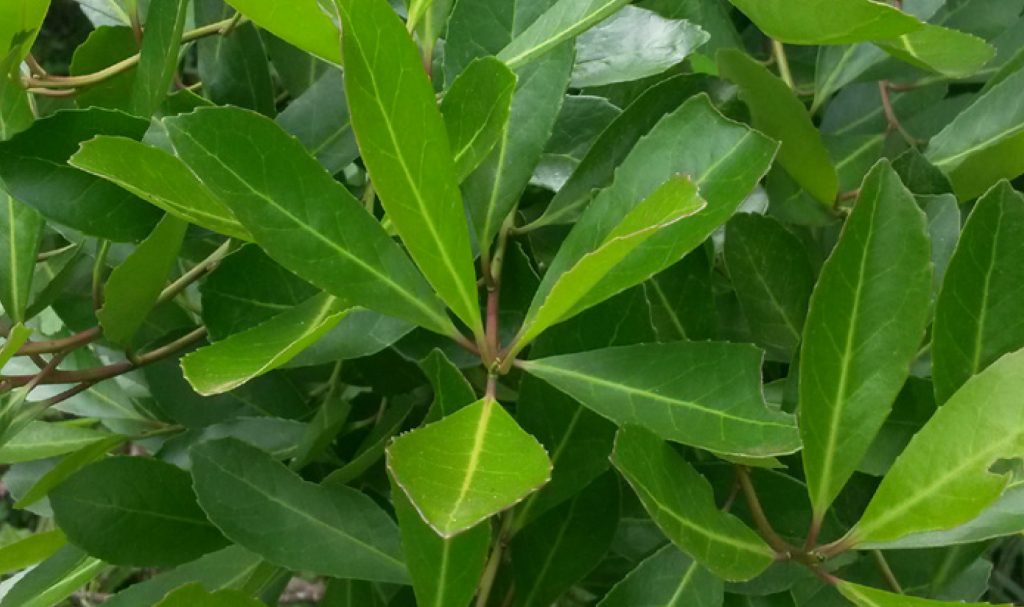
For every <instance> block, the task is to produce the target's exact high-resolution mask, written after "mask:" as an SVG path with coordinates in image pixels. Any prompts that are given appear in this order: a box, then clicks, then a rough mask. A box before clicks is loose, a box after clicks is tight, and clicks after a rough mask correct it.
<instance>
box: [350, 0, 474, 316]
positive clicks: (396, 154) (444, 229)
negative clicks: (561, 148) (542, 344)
mask: <svg viewBox="0 0 1024 607" xmlns="http://www.w3.org/2000/svg"><path fill="white" fill-rule="evenodd" d="M339 6H340V7H341V11H342V17H343V20H344V23H345V27H344V32H345V35H344V40H343V47H344V51H345V91H346V93H347V95H348V103H349V110H350V111H351V112H352V126H353V127H354V128H355V131H356V139H357V140H358V141H359V149H360V151H361V152H362V158H363V162H364V163H366V166H367V168H368V169H369V172H370V178H371V179H372V180H373V187H374V189H375V190H376V192H377V193H378V195H379V196H380V200H381V204H383V206H384V210H385V211H386V212H387V214H388V218H389V219H390V220H391V222H392V223H393V224H394V226H395V228H396V229H397V230H398V233H399V235H401V237H402V241H403V242H404V243H405V246H406V248H408V249H409V253H410V254H411V255H412V258H413V259H414V260H416V263H417V264H418V265H419V267H420V270H422V271H423V274H424V275H425V276H426V277H427V280H428V281H430V284H431V285H433V287H434V289H435V290H436V291H437V293H438V294H439V295H440V296H441V299H443V300H444V301H445V303H447V304H448V306H449V307H451V309H452V311H453V312H455V315H456V316H458V317H459V318H460V319H462V321H463V322H465V323H466V324H467V325H468V326H469V328H470V330H472V331H473V333H474V334H475V335H482V334H483V325H482V324H481V320H480V305H479V302H478V300H477V288H476V274H475V272H474V270H473V255H472V253H471V251H470V246H469V232H468V228H467V225H466V217H465V210H464V209H463V206H462V196H461V195H460V193H459V184H458V180H457V178H456V172H455V164H454V161H453V160H452V152H451V148H450V147H449V142H448V135H447V133H446V131H445V126H444V123H443V121H442V118H441V114H440V112H439V111H438V108H437V103H436V102H435V100H434V92H433V89H432V88H431V85H430V80H429V78H428V77H427V75H426V73H425V72H424V71H423V63H422V61H421V59H420V57H419V51H418V50H417V48H416V44H415V43H414V42H413V41H412V39H411V38H410V37H409V35H408V34H407V33H406V31H405V27H404V26H403V25H402V22H401V20H400V19H399V18H398V15H396V14H395V12H394V11H393V10H391V7H390V5H388V3H387V2H386V1H385V0H341V1H340V3H339ZM395 99H401V100H402V103H401V104H397V105H396V104H395V103H394V100H395Z"/></svg>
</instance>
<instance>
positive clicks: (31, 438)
mask: <svg viewBox="0 0 1024 607" xmlns="http://www.w3.org/2000/svg"><path fill="white" fill-rule="evenodd" d="M109 436H110V435H109V434H107V433H106V432H101V431H98V430H93V429H91V428H84V427H81V426H80V425H79V426H74V425H69V424H66V423H58V422H32V423H30V424H28V426H26V427H25V429H24V430H22V431H21V432H19V433H18V435H17V436H15V437H14V438H12V439H11V440H10V441H8V442H7V443H6V444H5V445H4V446H3V447H0V463H4V464H13V463H15V462H26V461H30V460H35V459H44V458H47V457H55V456H57V455H64V454H65V453H70V452H71V451H76V450H78V449H80V448H82V447H85V446H86V445H90V444H92V443H95V442H97V441H101V440H103V439H105V438H108V437H109Z"/></svg>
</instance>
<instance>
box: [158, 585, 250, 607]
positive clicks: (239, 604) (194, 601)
mask: <svg viewBox="0 0 1024 607" xmlns="http://www.w3.org/2000/svg"><path fill="white" fill-rule="evenodd" d="M263 604H264V603H261V602H260V601H257V600H256V599H254V598H252V597H250V596H248V595H246V594H243V593H241V592H239V591H237V590H216V591H214V592H207V591H206V590H205V589H204V588H203V585H202V584H200V583H199V582H194V583H191V584H186V585H185V586H182V587H181V588H178V589H177V590H175V591H173V592H171V593H169V594H168V595H167V596H166V597H164V599H163V600H162V601H160V602H159V603H157V604H156V605H154V607H260V606H261V605H263Z"/></svg>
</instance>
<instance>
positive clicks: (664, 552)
mask: <svg viewBox="0 0 1024 607" xmlns="http://www.w3.org/2000/svg"><path fill="white" fill-rule="evenodd" d="M723 586H724V585H723V584H722V580H720V579H718V578H717V577H715V576H714V575H712V574H711V573H710V572H709V571H708V570H707V569H705V568H703V567H701V566H700V564H699V563H697V561H695V560H693V559H692V558H690V557H688V556H686V555H685V554H684V553H682V552H680V551H679V549H678V548H676V547H675V546H673V545H671V544H669V545H668V546H665V547H664V548H661V549H660V550H658V551H657V552H655V553H654V554H652V555H651V556H649V557H647V558H646V559H644V560H643V562H641V563H640V564H639V565H637V566H636V568H635V569H633V570H632V571H630V572H629V574H628V575H626V577H624V578H622V579H621V580H620V581H619V582H618V583H617V584H615V585H614V586H612V589H611V590H609V591H608V594H606V595H605V596H604V598H603V599H601V602H600V603H598V604H597V607H721V605H722V601H723V600H724V598H725V597H724V592H725V590H724V588H723Z"/></svg>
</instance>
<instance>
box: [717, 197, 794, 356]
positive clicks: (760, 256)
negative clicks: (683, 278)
mask: <svg viewBox="0 0 1024 607" xmlns="http://www.w3.org/2000/svg"><path fill="white" fill-rule="evenodd" d="M725 263H726V266H727V267H728V268H729V278H730V279H731V280H732V285H733V287H734V288H735V289H736V296H737V297H738V298H739V302H740V307H741V308H742V309H743V314H744V316H746V319H747V323H748V324H749V325H750V332H751V334H752V336H753V337H754V341H756V342H757V343H758V344H759V345H761V346H764V347H765V348H767V349H768V351H769V353H772V354H774V355H775V356H777V357H779V358H781V359H782V360H784V361H789V360H791V359H792V357H793V355H794V354H795V353H796V350H797V347H798V346H799V345H800V339H801V335H802V333H803V328H804V319H805V318H806V316H807V303H808V300H809V299H810V297H811V290H812V289H813V288H814V268H813V267H811V261H810V257H809V256H808V253H807V249H806V248H805V247H804V245H803V243H801V242H800V240H798V239H797V237H796V236H794V235H793V234H792V233H791V232H790V231H788V230H787V229H786V228H785V227H783V225H782V224H781V223H779V222H778V221H776V220H775V219H772V218H770V217H765V216H763V215H754V214H750V213H742V214H739V215H736V216H735V217H733V218H732V220H731V221H729V223H728V224H727V225H726V228H725Z"/></svg>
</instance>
